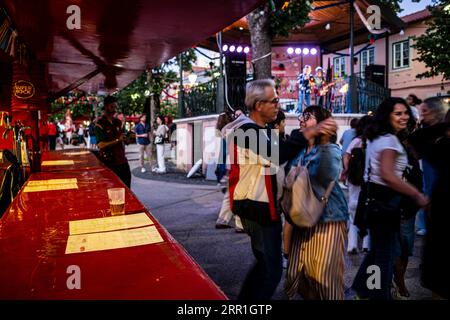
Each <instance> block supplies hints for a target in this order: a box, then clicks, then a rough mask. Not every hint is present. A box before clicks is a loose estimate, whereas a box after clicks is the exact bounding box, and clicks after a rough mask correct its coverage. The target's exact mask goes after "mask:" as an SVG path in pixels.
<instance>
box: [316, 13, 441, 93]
mask: <svg viewBox="0 0 450 320" xmlns="http://www.w3.org/2000/svg"><path fill="white" fill-rule="evenodd" d="M430 18H431V14H430V12H429V11H428V10H427V9H425V10H422V11H418V12H416V13H413V14H410V15H407V16H404V17H402V18H401V19H402V20H403V21H404V22H405V23H406V24H407V27H406V29H405V30H404V31H403V32H401V33H397V34H392V35H390V36H389V43H388V46H389V48H388V51H387V50H386V39H385V38H380V39H376V40H375V42H374V43H373V44H372V45H370V46H369V47H368V48H365V49H364V50H362V51H361V52H359V51H360V50H361V49H363V48H364V47H366V46H367V45H368V44H369V40H368V42H367V43H366V44H362V45H359V46H355V52H359V54H357V55H356V58H357V61H355V65H354V70H355V73H356V74H357V75H359V76H361V77H363V78H364V77H365V67H366V66H367V65H370V64H375V65H382V66H386V64H388V66H387V68H386V69H385V70H386V71H385V72H387V73H388V84H387V87H388V88H389V89H391V95H392V96H394V97H403V98H406V97H407V96H408V95H409V94H410V93H413V94H415V95H416V96H418V97H419V98H420V99H425V98H427V97H433V96H438V95H444V94H446V93H447V92H448V91H450V82H449V81H447V82H442V77H435V78H424V79H418V78H416V75H417V74H420V73H422V72H424V71H426V67H425V65H424V64H423V63H422V62H419V61H416V60H415V59H416V58H417V50H416V49H415V48H413V47H412V46H413V45H414V43H415V40H414V37H418V36H420V35H422V34H423V33H425V31H426V29H427V24H426V22H427V21H428V20H429V19H430ZM348 51H349V50H341V51H339V53H342V54H347V53H348ZM387 54H388V55H389V58H388V59H386V55H387ZM328 61H330V64H331V66H332V68H333V78H334V79H335V80H336V81H337V82H338V83H339V82H340V81H342V78H343V77H342V74H344V77H345V76H346V75H349V74H350V57H348V56H346V57H343V56H339V55H338V54H327V55H324V56H323V62H324V69H326V68H328ZM386 62H388V63H386Z"/></svg>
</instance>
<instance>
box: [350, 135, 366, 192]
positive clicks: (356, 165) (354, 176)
mask: <svg viewBox="0 0 450 320" xmlns="http://www.w3.org/2000/svg"><path fill="white" fill-rule="evenodd" d="M365 166H366V143H365V142H363V146H362V147H361V148H353V149H352V152H351V154H350V161H349V162H348V170H347V172H348V174H347V179H348V181H349V182H350V183H351V184H352V185H354V186H361V185H362V184H363V182H364V169H365Z"/></svg>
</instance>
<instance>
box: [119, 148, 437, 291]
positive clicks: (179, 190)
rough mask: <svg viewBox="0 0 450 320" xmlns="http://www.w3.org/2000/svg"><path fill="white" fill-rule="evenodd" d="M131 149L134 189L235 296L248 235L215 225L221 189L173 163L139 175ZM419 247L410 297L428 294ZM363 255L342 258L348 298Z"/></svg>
mask: <svg viewBox="0 0 450 320" xmlns="http://www.w3.org/2000/svg"><path fill="white" fill-rule="evenodd" d="M135 150H136V149H135V147H134V146H130V147H128V149H127V155H128V158H129V159H130V165H131V168H132V172H133V179H132V190H133V192H134V193H135V194H136V195H137V196H138V197H139V199H140V200H141V201H142V202H143V203H144V204H145V206H146V207H147V208H148V209H149V210H150V211H151V212H152V214H153V215H154V216H155V217H156V218H157V219H158V221H159V222H160V223H161V224H162V225H163V226H164V227H165V228H166V229H167V230H168V231H169V232H170V234H172V236H173V237H174V238H175V239H177V241H178V242H179V243H181V245H183V247H184V248H186V250H187V251H188V252H189V254H190V255H191V256H192V257H193V258H194V259H195V260H196V261H197V262H198V263H199V264H200V266H201V267H202V268H203V269H204V270H205V271H206V272H207V273H208V275H209V276H210V277H211V278H212V279H213V281H214V282H215V283H216V284H217V285H218V286H219V287H220V288H222V290H223V291H224V292H225V294H226V295H227V296H228V297H229V298H230V299H235V298H236V297H237V295H238V293H239V289H240V287H241V284H242V283H243V280H244V278H245V275H246V273H247V271H248V270H249V269H250V267H251V266H252V264H253V263H254V258H253V255H252V253H251V250H250V241H249V237H248V236H247V235H246V234H239V233H236V232H235V231H234V229H233V228H230V229H220V230H218V229H215V221H216V219H217V215H218V212H219V209H220V206H221V203H222V199H223V194H222V192H221V191H220V189H219V188H218V187H217V186H215V183H214V182H205V181H203V180H202V179H201V178H196V179H194V180H188V179H186V178H185V175H181V174H179V173H176V172H173V170H174V168H173V167H170V168H171V171H172V173H171V174H169V175H167V176H164V175H156V174H152V173H150V172H147V173H145V174H142V173H141V172H140V168H139V162H138V161H137V159H138V154H137V153H136V151H135ZM166 180H167V181H166ZM168 181H170V182H168ZM180 182H181V183H180ZM211 184H214V185H211ZM421 249H422V238H417V240H416V245H415V256H414V257H412V258H411V259H410V263H409V268H408V271H407V275H406V278H407V279H406V281H407V286H408V288H409V290H410V293H411V298H410V299H429V298H430V297H431V293H430V292H429V291H428V290H426V289H423V288H422V287H421V286H420V284H419V280H418V279H419V263H420V255H421ZM362 259H363V253H360V254H358V255H355V256H347V257H346V271H345V286H346V288H347V290H346V297H347V299H352V298H353V292H352V291H351V290H350V289H348V288H349V287H350V285H351V282H352V280H353V278H354V276H355V274H356V271H357V269H358V267H359V265H360V263H361V260H362ZM283 278H284V277H283ZM282 286H283V281H282V282H281V283H280V286H279V287H278V289H277V292H276V294H275V296H274V299H287V297H286V295H285V294H284V293H283V287H282Z"/></svg>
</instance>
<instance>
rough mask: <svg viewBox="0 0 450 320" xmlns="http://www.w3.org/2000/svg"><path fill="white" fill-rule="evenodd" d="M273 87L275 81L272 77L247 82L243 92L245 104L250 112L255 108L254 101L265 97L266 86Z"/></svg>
mask: <svg viewBox="0 0 450 320" xmlns="http://www.w3.org/2000/svg"><path fill="white" fill-rule="evenodd" d="M267 87H271V88H274V89H275V82H274V81H273V80H272V79H261V80H255V81H252V82H249V83H248V84H247V89H246V94H245V105H246V106H247V109H248V110H249V111H250V112H251V111H253V110H254V109H255V106H256V103H257V102H258V101H261V100H265V99H266V88H267Z"/></svg>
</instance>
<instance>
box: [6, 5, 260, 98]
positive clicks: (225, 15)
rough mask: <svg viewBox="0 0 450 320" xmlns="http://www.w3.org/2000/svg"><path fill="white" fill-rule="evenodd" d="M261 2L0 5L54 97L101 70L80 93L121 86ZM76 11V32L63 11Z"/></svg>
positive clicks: (221, 27) (113, 88) (219, 28)
mask: <svg viewBox="0 0 450 320" xmlns="http://www.w3.org/2000/svg"><path fill="white" fill-rule="evenodd" d="M261 2H262V1H261V0H214V1H211V0H195V1H160V0H158V1H156V0H154V1H145V0H127V1H123V0H95V1H87V0H84V1H83V0H79V1H73V0H36V1H29V0H0V5H4V6H5V7H6V9H7V11H8V13H9V15H10V16H11V19H12V20H13V21H14V23H15V24H16V25H17V29H18V31H19V33H20V36H21V37H23V39H24V40H25V42H26V43H27V44H28V45H29V46H30V47H31V49H32V51H33V52H34V53H35V54H36V55H37V58H38V60H39V61H43V62H45V63H46V65H47V67H48V73H49V88H50V90H51V91H53V92H57V91H59V90H61V89H63V88H65V87H66V86H68V85H69V84H72V83H74V82H75V81H77V80H79V79H81V78H83V77H84V76H86V75H87V74H89V73H91V72H93V71H95V70H96V69H98V68H99V67H102V68H103V69H102V70H103V71H102V72H101V73H100V74H98V75H97V76H95V77H93V78H92V79H91V80H90V81H88V82H86V83H85V84H84V85H83V86H82V87H81V89H83V90H85V91H88V92H93V93H95V92H97V90H98V88H99V85H100V84H102V83H103V84H105V86H106V87H108V89H109V90H116V89H117V88H122V87H124V86H126V85H127V84H129V83H130V82H131V81H133V80H134V79H135V78H136V77H137V76H138V75H139V74H140V73H142V72H143V71H144V70H145V69H146V68H148V67H154V66H157V65H159V64H161V63H162V62H164V61H166V60H167V59H169V58H171V57H173V56H175V55H176V54H178V53H179V52H182V51H183V50H186V49H188V48H189V47H191V46H193V45H195V44H198V43H200V42H201V41H203V40H204V39H206V38H207V37H209V36H211V35H212V34H215V33H217V32H219V31H220V30H221V29H223V28H225V27H226V26H228V25H230V24H231V23H233V22H234V21H236V20H238V19H239V18H241V17H243V16H245V15H246V14H247V13H249V12H251V11H252V10H253V9H254V8H256V7H257V5H258V4H259V3H261ZM73 4H77V5H78V6H79V7H80V8H81V30H69V29H68V28H67V24H66V22H67V19H68V18H69V16H70V14H67V13H66V11H67V8H68V7H69V6H70V5H73Z"/></svg>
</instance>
